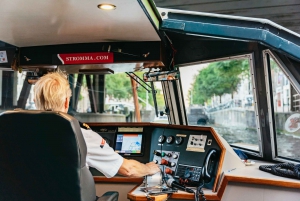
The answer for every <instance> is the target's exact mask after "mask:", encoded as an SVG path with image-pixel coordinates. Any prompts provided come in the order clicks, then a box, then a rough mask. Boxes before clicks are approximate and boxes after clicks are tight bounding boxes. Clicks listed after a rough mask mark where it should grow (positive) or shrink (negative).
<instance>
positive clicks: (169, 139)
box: [167, 136, 174, 144]
mask: <svg viewBox="0 0 300 201" xmlns="http://www.w3.org/2000/svg"><path fill="white" fill-rule="evenodd" d="M173 139H174V138H173V136H169V137H168V138H167V143H168V144H171V143H172V142H173Z"/></svg>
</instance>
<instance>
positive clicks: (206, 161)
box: [150, 128, 220, 189]
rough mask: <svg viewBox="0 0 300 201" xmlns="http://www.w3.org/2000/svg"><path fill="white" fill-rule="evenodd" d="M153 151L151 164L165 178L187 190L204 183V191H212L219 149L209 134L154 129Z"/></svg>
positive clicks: (171, 129) (172, 129) (207, 132)
mask: <svg viewBox="0 0 300 201" xmlns="http://www.w3.org/2000/svg"><path fill="white" fill-rule="evenodd" d="M151 151H152V156H150V160H153V161H154V162H155V163H157V164H159V165H160V168H161V170H162V173H163V177H164V178H166V179H168V178H171V177H172V178H174V179H176V180H177V182H179V183H180V184H182V185H188V186H197V185H198V184H199V183H201V182H202V181H203V180H205V182H206V186H205V187H206V188H209V189H211V188H212V186H213V183H214V178H215V172H216V170H217V166H218V162H219V158H218V152H220V147H219V145H218V144H217V142H216V140H215V138H214V136H213V135H212V134H211V133H210V131H207V130H204V131H197V130H188V129H186V130H185V129H174V128H155V129H154V131H153V133H152V139H151ZM150 153H151V152H150ZM207 170H208V171H209V172H205V171H207ZM170 176H171V177H170ZM205 176H206V177H207V176H209V177H210V178H209V179H208V178H204V177H205Z"/></svg>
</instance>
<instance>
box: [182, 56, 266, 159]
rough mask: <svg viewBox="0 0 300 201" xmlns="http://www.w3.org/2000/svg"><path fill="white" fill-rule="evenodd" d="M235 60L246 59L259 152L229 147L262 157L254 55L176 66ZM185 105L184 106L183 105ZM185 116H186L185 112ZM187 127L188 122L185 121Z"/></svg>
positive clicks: (192, 63)
mask: <svg viewBox="0 0 300 201" xmlns="http://www.w3.org/2000/svg"><path fill="white" fill-rule="evenodd" d="M235 59H248V61H249V69H250V74H251V84H252V92H253V101H254V112H255V119H256V133H257V137H258V148H259V151H254V150H251V149H247V148H243V147H240V146H235V145H230V146H231V147H235V148H238V149H241V150H243V151H244V152H246V153H249V154H251V155H253V156H256V157H261V158H262V157H263V147H262V131H261V130H262V129H261V122H260V118H259V112H258V109H259V101H258V98H257V97H258V91H257V87H256V84H257V83H256V81H255V80H256V79H255V74H256V71H255V60H254V53H253V52H252V53H248V54H241V55H235V56H228V57H220V58H216V59H209V60H203V61H198V62H191V63H185V64H181V65H178V66H177V69H178V70H180V68H181V67H183V68H184V67H187V66H192V65H197V64H205V63H212V62H219V61H224V60H235ZM180 82H181V76H180ZM182 96H183V94H182ZM184 105H185V104H184ZM185 116H187V114H186V112H185ZM187 125H189V124H188V121H187Z"/></svg>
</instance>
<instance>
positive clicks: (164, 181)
mask: <svg viewBox="0 0 300 201" xmlns="http://www.w3.org/2000/svg"><path fill="white" fill-rule="evenodd" d="M165 130H166V127H164V130H163V133H162V136H164V134H165ZM162 144H163V143H162V142H161V143H160V153H161V154H162ZM161 158H162V156H161ZM160 170H161V177H162V184H166V185H167V182H166V180H165V166H162V169H160Z"/></svg>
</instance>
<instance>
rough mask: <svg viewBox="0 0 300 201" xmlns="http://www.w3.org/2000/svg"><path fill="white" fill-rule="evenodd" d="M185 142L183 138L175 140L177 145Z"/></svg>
mask: <svg viewBox="0 0 300 201" xmlns="http://www.w3.org/2000/svg"><path fill="white" fill-rule="evenodd" d="M182 142H183V138H182V137H176V139H175V143H176V144H181V143H182Z"/></svg>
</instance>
